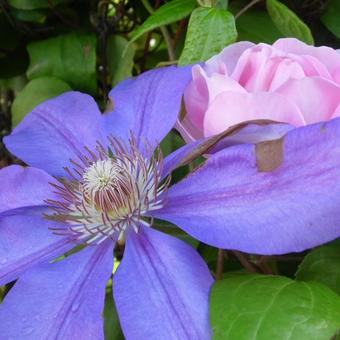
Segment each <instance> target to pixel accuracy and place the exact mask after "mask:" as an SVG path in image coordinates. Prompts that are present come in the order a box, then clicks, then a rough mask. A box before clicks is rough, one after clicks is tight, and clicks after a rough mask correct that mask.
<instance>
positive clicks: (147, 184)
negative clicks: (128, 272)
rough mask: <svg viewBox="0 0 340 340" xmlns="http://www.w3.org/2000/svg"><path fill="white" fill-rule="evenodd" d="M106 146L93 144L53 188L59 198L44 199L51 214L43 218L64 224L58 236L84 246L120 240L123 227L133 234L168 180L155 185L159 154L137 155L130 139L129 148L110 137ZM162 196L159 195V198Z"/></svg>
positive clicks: (155, 206) (157, 203) (158, 201)
mask: <svg viewBox="0 0 340 340" xmlns="http://www.w3.org/2000/svg"><path fill="white" fill-rule="evenodd" d="M109 141H110V143H109V146H108V147H107V148H105V147H104V146H103V145H101V144H98V145H97V148H96V150H95V151H94V152H93V151H91V150H89V149H88V148H85V150H86V154H84V155H81V156H79V160H77V161H74V160H73V161H72V164H73V165H74V168H73V169H69V168H65V170H66V172H67V174H68V177H67V179H64V178H63V179H61V180H60V184H57V185H56V184H52V185H53V186H54V187H55V188H56V189H57V195H58V197H59V199H58V200H55V199H54V200H47V202H48V204H49V205H50V207H51V208H53V209H54V211H55V213H54V214H53V215H52V216H51V215H49V216H47V217H48V218H52V219H55V220H58V221H60V222H63V226H62V227H58V228H56V229H54V232H55V233H57V234H63V235H65V234H66V235H71V236H73V237H74V238H75V239H77V240H82V241H84V242H85V243H88V244H89V243H95V244H98V243H101V242H103V241H104V240H105V239H107V238H108V237H111V238H113V239H120V238H122V237H124V233H125V232H126V230H127V229H128V228H132V229H133V230H134V231H135V232H138V229H139V225H140V224H141V223H145V222H144V221H143V215H144V214H145V213H146V212H147V211H150V210H155V209H158V208H160V207H161V206H162V204H163V199H162V198H160V194H161V193H163V192H164V191H165V190H166V188H167V186H168V182H169V179H167V180H165V181H164V182H163V183H162V184H161V183H160V181H161V180H160V179H161V171H162V155H161V153H160V152H159V150H158V151H157V152H156V155H155V156H150V157H146V156H145V155H144V154H142V153H141V152H140V151H139V149H138V147H137V144H136V141H135V140H134V139H133V138H132V139H131V140H130V141H129V145H127V146H126V145H123V144H122V143H121V142H120V141H119V140H117V139H114V138H110V139H109ZM162 197H164V195H162Z"/></svg>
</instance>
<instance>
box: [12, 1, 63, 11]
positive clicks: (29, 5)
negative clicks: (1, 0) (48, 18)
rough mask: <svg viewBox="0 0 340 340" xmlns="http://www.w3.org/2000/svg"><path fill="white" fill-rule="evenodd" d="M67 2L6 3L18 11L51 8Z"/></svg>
mask: <svg viewBox="0 0 340 340" xmlns="http://www.w3.org/2000/svg"><path fill="white" fill-rule="evenodd" d="M64 2H67V0H52V1H51V0H8V3H9V4H10V5H11V6H13V7H15V8H18V9H38V8H51V7H54V6H56V5H58V4H60V3H64Z"/></svg>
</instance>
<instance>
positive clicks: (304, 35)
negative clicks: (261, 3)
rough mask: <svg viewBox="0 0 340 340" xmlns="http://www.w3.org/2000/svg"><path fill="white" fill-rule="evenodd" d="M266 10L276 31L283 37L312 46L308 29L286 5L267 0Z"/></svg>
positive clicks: (311, 37) (311, 38)
mask: <svg viewBox="0 0 340 340" xmlns="http://www.w3.org/2000/svg"><path fill="white" fill-rule="evenodd" d="M267 10H268V13H269V15H270V17H271V18H272V20H273V22H274V24H275V25H276V27H277V28H278V30H279V31H280V32H281V33H282V34H283V35H284V36H285V37H294V38H297V39H300V40H302V41H304V42H305V43H307V44H310V45H313V44H314V39H313V36H312V33H311V31H310V29H309V27H308V26H307V25H306V24H305V23H304V22H303V21H302V20H301V19H300V18H299V17H298V16H297V15H296V14H295V13H294V12H293V11H291V10H290V9H289V8H288V7H287V6H286V5H284V4H282V3H281V2H280V1H278V0H267Z"/></svg>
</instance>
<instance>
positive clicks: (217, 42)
mask: <svg viewBox="0 0 340 340" xmlns="http://www.w3.org/2000/svg"><path fill="white" fill-rule="evenodd" d="M236 38H237V32H236V27H235V20H234V16H233V15H232V14H231V13H230V12H228V11H226V10H223V9H220V8H204V7H201V8H197V9H195V10H194V11H193V12H192V14H191V17H190V21H189V26H188V31H187V35H186V38H185V44H184V49H183V52H182V55H181V57H180V59H179V61H178V64H179V65H187V64H191V63H196V62H199V61H205V60H207V59H209V58H210V57H212V56H213V55H215V54H216V53H219V52H220V51H221V50H222V49H223V48H224V47H226V46H227V45H229V44H231V43H233V42H234V41H235V40H236Z"/></svg>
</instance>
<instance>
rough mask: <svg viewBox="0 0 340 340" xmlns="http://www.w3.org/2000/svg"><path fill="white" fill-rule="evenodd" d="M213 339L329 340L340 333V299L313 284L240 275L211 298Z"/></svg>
mask: <svg viewBox="0 0 340 340" xmlns="http://www.w3.org/2000/svg"><path fill="white" fill-rule="evenodd" d="M210 315H211V323H212V327H213V331H214V339H223V340H234V339H237V340H249V339H252V340H272V339H275V340H288V339H290V340H291V339H298V340H310V339H318V340H329V339H330V338H331V336H333V335H334V334H335V333H336V331H337V330H338V329H339V328H340V298H339V297H338V296H337V295H336V294H335V293H334V292H333V291H332V290H330V289H329V288H328V287H326V286H324V285H322V284H319V283H315V282H308V283H307V282H295V281H293V280H291V279H288V278H286V277H281V276H268V275H257V274H238V275H233V276H230V277H228V278H226V279H224V280H222V281H217V282H216V283H215V284H214V286H213V288H212V295H211V311H210Z"/></svg>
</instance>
